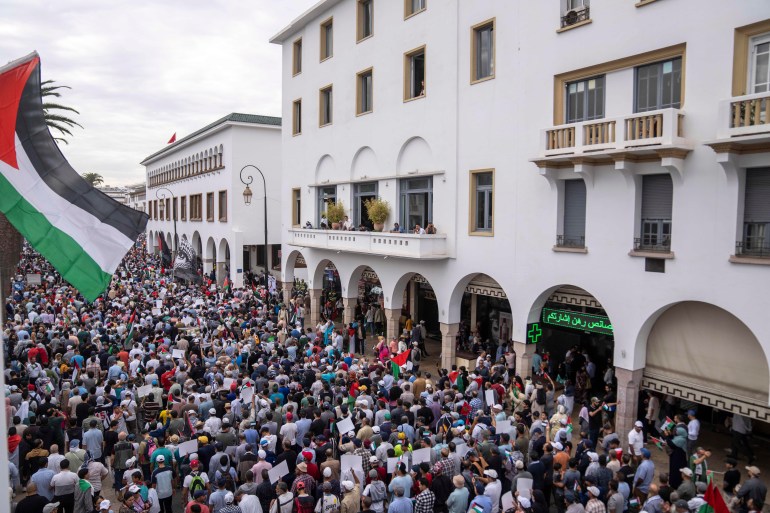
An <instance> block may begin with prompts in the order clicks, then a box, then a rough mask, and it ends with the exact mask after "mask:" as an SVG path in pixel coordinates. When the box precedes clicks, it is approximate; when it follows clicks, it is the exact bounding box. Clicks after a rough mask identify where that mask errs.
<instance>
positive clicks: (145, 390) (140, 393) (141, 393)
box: [136, 385, 152, 397]
mask: <svg viewBox="0 0 770 513" xmlns="http://www.w3.org/2000/svg"><path fill="white" fill-rule="evenodd" d="M150 392H152V385H144V386H143V387H139V388H137V389H136V396H137V397H145V396H146V395H147V394H149V393H150Z"/></svg>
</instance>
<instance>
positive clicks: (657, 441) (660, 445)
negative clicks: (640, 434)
mask: <svg viewBox="0 0 770 513" xmlns="http://www.w3.org/2000/svg"><path fill="white" fill-rule="evenodd" d="M650 442H652V443H654V444H655V447H657V448H658V449H659V450H661V451H662V450H663V440H661V439H660V438H655V437H654V436H651V437H650Z"/></svg>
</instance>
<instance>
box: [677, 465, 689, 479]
mask: <svg viewBox="0 0 770 513" xmlns="http://www.w3.org/2000/svg"><path fill="white" fill-rule="evenodd" d="M679 472H681V473H682V474H684V475H686V476H687V477H692V470H690V469H689V468H687V467H685V468H680V469H679Z"/></svg>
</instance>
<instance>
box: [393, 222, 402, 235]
mask: <svg viewBox="0 0 770 513" xmlns="http://www.w3.org/2000/svg"><path fill="white" fill-rule="evenodd" d="M390 233H404V229H403V228H401V226H400V225H399V224H398V223H393V229H392V230H390Z"/></svg>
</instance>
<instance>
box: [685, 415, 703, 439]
mask: <svg viewBox="0 0 770 513" xmlns="http://www.w3.org/2000/svg"><path fill="white" fill-rule="evenodd" d="M699 433H700V421H699V420H698V419H692V420H691V421H690V422H689V423H688V424H687V438H689V439H690V440H697V439H698V434H699Z"/></svg>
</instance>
